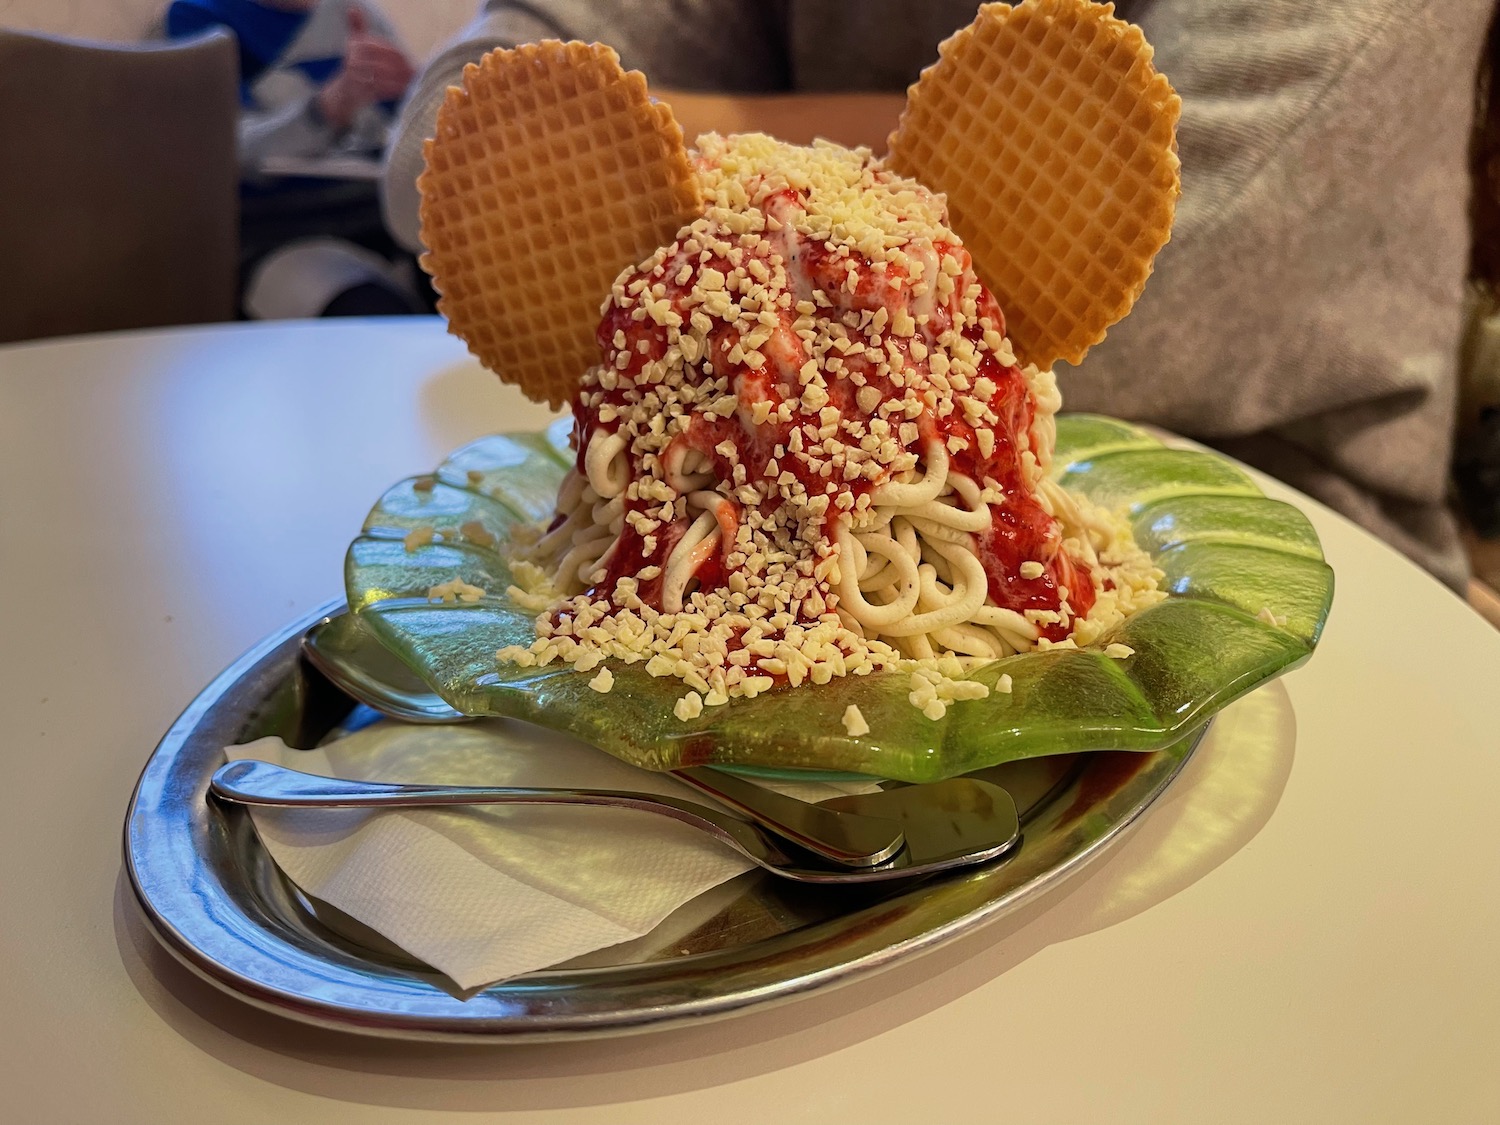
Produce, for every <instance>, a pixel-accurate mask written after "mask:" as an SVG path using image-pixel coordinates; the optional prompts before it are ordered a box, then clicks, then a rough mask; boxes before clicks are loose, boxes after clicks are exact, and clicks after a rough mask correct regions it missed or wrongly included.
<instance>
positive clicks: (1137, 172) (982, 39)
mask: <svg viewBox="0 0 1500 1125" xmlns="http://www.w3.org/2000/svg"><path fill="white" fill-rule="evenodd" d="M1113 13H1114V6H1113V5H1112V4H1095V3H1089V2H1084V0H1026V2H1025V3H1022V4H1020V5H1018V6H1017V7H1014V8H1012V7H1011V6H1010V5H1008V4H986V5H984V6H983V7H982V8H981V9H980V11H979V15H978V16H977V17H976V19H975V21H974V22H973V23H972V24H971V25H969V26H968V27H967V28H965V29H963V30H962V31H960V32H958V33H957V34H956V35H954V36H952V37H951V38H949V39H948V40H947V41H945V42H944V43H943V45H942V46H941V48H940V49H939V58H938V61H937V62H936V63H934V64H933V65H932V66H930V67H928V68H927V69H926V70H925V71H923V72H922V75H921V77H920V78H919V79H918V81H917V82H916V84H915V85H913V86H912V87H911V89H910V90H909V91H908V94H907V106H906V110H905V112H904V113H903V114H902V117H901V121H900V123H899V124H898V126H897V128H896V131H895V132H894V133H893V134H892V135H891V140H890V152H891V156H890V158H889V163H890V164H891V166H892V167H894V168H895V169H896V170H897V171H898V172H900V173H902V174H903V175H909V176H912V177H914V178H915V179H917V180H920V181H921V182H922V183H924V184H926V185H927V186H928V187H930V188H932V189H933V190H936V191H941V192H944V193H945V194H946V195H947V197H948V206H949V212H950V218H951V221H952V225H953V229H954V230H955V231H956V232H957V233H958V235H959V236H960V237H961V238H962V239H963V240H964V245H965V246H966V247H967V248H968V250H969V252H970V253H971V254H972V255H973V258H974V263H975V268H976V270H977V271H978V273H979V275H980V277H981V278H982V279H983V280H984V282H985V284H987V285H988V286H989V287H990V288H991V290H992V291H993V292H994V293H995V296H996V298H997V299H998V300H999V301H1000V305H1001V308H1002V309H1004V311H1005V315H1006V321H1007V326H1006V327H1007V334H1008V335H1009V336H1010V339H1011V342H1012V344H1013V346H1014V347H1015V349H1016V353H1017V355H1018V356H1019V357H1020V358H1021V359H1022V360H1023V361H1026V362H1031V363H1035V364H1036V365H1037V366H1038V367H1042V368H1048V367H1051V366H1052V364H1053V363H1054V362H1055V361H1056V360H1058V359H1064V360H1067V361H1068V362H1070V363H1075V364H1076V363H1077V362H1078V361H1079V360H1081V359H1082V358H1083V356H1084V353H1086V352H1087V351H1088V349H1089V348H1090V347H1091V346H1092V345H1094V344H1097V343H1098V342H1099V341H1100V340H1102V339H1103V338H1104V333H1105V331H1106V330H1107V329H1108V328H1109V326H1110V325H1112V324H1114V323H1116V322H1117V321H1119V320H1120V319H1121V318H1122V317H1124V316H1125V314H1126V313H1128V312H1129V311H1130V308H1131V306H1132V305H1133V304H1134V303H1135V300H1136V298H1137V297H1138V296H1139V295H1140V292H1141V290H1142V288H1143V287H1144V286H1145V284H1146V279H1147V277H1148V276H1150V273H1151V263H1152V260H1153V258H1154V257H1155V256H1156V253H1157V251H1158V250H1160V249H1161V247H1162V246H1163V245H1165V244H1166V242H1167V239H1168V238H1169V237H1170V234H1171V227H1172V215H1173V211H1174V209H1175V206H1176V201H1177V196H1178V194H1179V179H1178V170H1179V165H1178V160H1177V152H1176V141H1175V134H1176V126H1177V119H1178V116H1179V114H1180V110H1181V102H1180V100H1179V99H1178V97H1177V95H1176V93H1174V92H1173V90H1172V88H1171V86H1170V84H1169V83H1168V82H1167V80H1166V78H1165V77H1163V76H1162V75H1161V74H1158V73H1157V72H1156V70H1155V68H1154V67H1153V66H1152V64H1151V56H1152V51H1151V47H1150V45H1149V44H1147V43H1146V41H1145V38H1144V37H1143V36H1142V34H1141V32H1140V29H1139V28H1137V27H1134V26H1132V25H1130V24H1127V23H1124V22H1123V21H1121V20H1118V19H1116V18H1114V14H1113Z"/></svg>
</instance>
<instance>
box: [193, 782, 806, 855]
mask: <svg viewBox="0 0 1500 1125" xmlns="http://www.w3.org/2000/svg"><path fill="white" fill-rule="evenodd" d="M209 790H210V792H212V793H213V794H214V795H215V796H217V797H219V798H220V799H222V800H225V801H231V802H233V803H235V804H240V805H262V806H271V807H275V808H324V809H328V808H344V809H349V808H433V807H436V806H443V805H600V806H605V807H609V808H621V809H634V810H636V811H637V812H649V813H657V814H658V815H661V816H666V817H670V818H671V819H672V820H676V821H679V822H680V823H683V824H688V825H691V826H692V827H694V828H697V829H700V830H702V831H704V832H707V833H708V834H709V835H711V836H714V837H715V838H717V839H719V840H721V841H723V842H724V843H726V844H728V845H730V846H731V847H732V848H734V849H735V850H736V851H738V852H740V853H741V854H742V855H744V856H745V857H746V858H747V859H750V860H752V861H753V862H755V863H757V864H759V865H760V866H762V867H765V868H768V869H771V870H776V869H778V867H779V866H781V865H784V864H785V863H786V861H787V860H786V856H784V855H782V854H781V853H780V852H779V851H778V850H777V849H776V848H774V847H773V846H771V844H770V842H769V841H768V840H767V839H766V837H765V836H764V835H762V834H761V831H760V830H759V829H758V828H756V826H755V825H753V824H749V823H747V822H746V821H743V820H740V819H739V818H738V817H734V816H730V815H729V814H728V813H723V812H720V811H718V810H717V809H710V808H708V807H706V806H704V805H699V804H695V803H694V802H692V801H680V800H678V799H677V798H675V797H659V796H656V795H655V794H647V793H632V792H629V791H625V790H615V789H526V788H520V787H515V786H477V785H400V784H396V783H393V782H384V781H350V780H347V779H344V778H336V777H321V776H319V775H317V774H310V773H303V772H301V771H300V770H293V769H287V768H286V767H285V766H278V765H273V764H272V763H270V762H260V761H256V760H254V759H248V758H247V759H243V760H241V761H238V762H230V763H229V764H228V765H226V766H221V767H220V768H219V769H218V770H217V771H215V773H214V775H213V778H212V780H211V781H210V782H209Z"/></svg>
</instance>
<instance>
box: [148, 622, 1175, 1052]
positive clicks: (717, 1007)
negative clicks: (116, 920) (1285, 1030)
mask: <svg viewBox="0 0 1500 1125" xmlns="http://www.w3.org/2000/svg"><path fill="white" fill-rule="evenodd" d="M340 608H341V605H340V603H333V604H332V605H330V606H326V607H324V608H323V609H321V610H319V611H318V612H317V613H315V614H313V615H311V616H309V617H307V618H306V619H304V620H302V621H298V622H296V623H294V624H292V625H290V626H288V627H287V628H286V629H284V630H283V631H281V632H279V633H277V634H276V635H274V636H272V637H269V638H267V639H266V640H265V641H264V642H262V643H261V644H260V645H258V646H256V647H255V648H254V649H252V650H251V651H250V652H248V653H246V654H245V655H244V656H243V657H241V658H240V659H239V660H238V661H236V662H235V663H234V664H233V665H232V666H231V667H229V668H228V669H227V670H225V671H224V672H223V673H222V674H221V675H220V676H219V677H218V678H217V679H215V680H214V681H213V683H211V684H210V685H209V686H208V687H207V688H205V689H204V691H203V692H202V693H201V694H200V695H199V696H198V698H197V699H195V700H194V701H193V702H192V704H191V705H190V706H189V707H188V708H187V710H186V711H184V712H183V714H182V716H181V717H180V718H179V719H178V720H177V722H176V723H174V724H173V726H172V728H171V729H170V730H169V731H168V732H167V734H166V736H165V737H164V738H163V739H162V741H161V743H160V745H159V746H158V747H157V748H156V752H155V753H154V754H153V755H152V756H151V759H150V761H149V762H147V764H146V768H145V771H144V772H143V773H142V775H141V779H140V781H139V783H138V784H137V786H136V790H135V793H134V794H133V796H132V798H131V802H130V808H129V812H128V813H127V816H126V820H125V864H126V869H127V872H128V875H129V878H130V883H131V886H132V888H133V889H134V891H135V894H136V897H137V899H138V900H139V902H140V905H141V907H142V909H143V911H144V913H145V916H146V919H147V920H148V922H149V923H150V926H151V929H152V930H153V932H154V933H155V934H156V936H157V937H158V939H159V940H160V941H161V942H162V943H163V945H165V946H166V948H167V949H168V950H169V951H170V952H171V953H172V954H173V955H175V956H176V957H177V958H178V959H179V960H181V961H182V962H183V963H184V964H186V965H187V966H188V967H189V968H190V969H192V970H194V971H195V972H197V973H198V974H199V975H201V976H202V977H204V978H205V979H207V980H208V981H210V982H211V983H213V984H214V985H216V986H218V987H220V988H222V989H224V990H226V991H228V992H230V993H232V994H234V995H236V996H239V997H240V998H242V999H243V1000H246V1001H248V1002H249V1003H251V1004H254V1005H257V1006H259V1007H261V1008H265V1009H267V1010H270V1011H273V1012H278V1013H280V1014H282V1015H284V1016H289V1017H291V1018H294V1019H298V1020H303V1021H306V1022H308V1023H313V1024H318V1025H321V1026H325V1027H332V1028H337V1029H339V1030H343V1031H348V1032H356V1033H360V1034H369V1035H381V1036H388V1037H394V1038H409V1039H435V1040H459V1041H468V1042H473V1041H486V1040H488V1041H495V1042H504V1041H514V1040H520V1039H525V1040H542V1039H569V1038H574V1037H578V1036H582V1035H609V1034H615V1035H618V1034H627V1033H631V1032H636V1031H643V1030H648V1029H653V1028H658V1027H664V1026H668V1025H671V1024H674V1023H678V1022H680V1021H684V1020H689V1019H701V1018H705V1017H714V1016H725V1015H729V1014H732V1013H735V1012H740V1011H744V1010H746V1009H748V1008H750V1007H753V1006H757V1005H761V1004H766V1003H769V1002H772V1001H776V1000H781V999H785V998H788V997H791V996H793V995H796V994H798V993H803V992H807V991H809V990H812V989H816V988H822V987H826V986H828V985H832V984H834V983H836V982H842V981H846V980H848V979H850V978H852V977H854V976H856V975H859V974H864V973H868V972H872V971H874V970H877V969H880V968H882V967H885V966H888V965H891V964H894V963H895V962H896V961H898V960H902V959H905V958H908V957H911V956H913V955H915V954H918V953H920V952H922V951H925V950H928V949H932V948H934V947H936V946H937V945H939V944H941V943H943V942H945V941H948V940H950V939H952V938H955V937H957V936H959V935H960V934H963V933H966V932H968V931H970V930H973V929H974V928H975V927H977V926H980V925H983V924H984V923H986V922H988V921H991V920H993V919H995V918H997V917H999V916H1000V915H1002V914H1004V913H1005V912H1007V911H1009V910H1011V909H1013V908H1015V907H1017V906H1019V905H1020V904H1021V903H1023V902H1025V901H1027V900H1029V899H1031V898H1033V897H1035V896H1036V895H1039V894H1041V893H1042V892H1044V891H1045V890H1048V889H1050V888H1051V887H1053V886H1055V885H1056V884H1057V883H1058V882H1060V881H1061V880H1063V879H1065V878H1067V877H1068V876H1069V875H1071V874H1073V873H1075V872H1077V871H1078V870H1080V869H1081V868H1082V867H1083V866H1084V865H1085V864H1086V863H1088V862H1089V861H1090V860H1091V859H1093V858H1095V857H1097V856H1098V855H1099V854H1101V853H1102V852H1103V851H1104V850H1105V849H1106V848H1107V847H1108V846H1109V845H1110V844H1111V843H1112V842H1114V841H1115V840H1117V839H1118V838H1119V837H1120V836H1121V834H1122V833H1123V832H1124V830H1125V829H1126V827H1127V826H1128V825H1129V824H1130V823H1131V822H1132V821H1133V820H1134V819H1135V818H1136V817H1137V816H1139V815H1140V814H1141V813H1142V812H1143V811H1145V809H1146V808H1148V807H1149V806H1150V805H1151V803H1152V802H1153V801H1154V800H1156V798H1157V797H1158V796H1160V795H1161V793H1162V792H1163V791H1164V790H1165V789H1166V787H1167V786H1168V785H1169V784H1170V783H1171V781H1172V779H1173V778H1174V777H1176V776H1177V774H1178V772H1179V771H1180V770H1181V768H1182V766H1183V765H1184V763H1185V762H1186V761H1187V759H1188V757H1189V756H1190V755H1191V754H1192V752H1193V749H1194V748H1195V747H1196V746H1197V743H1198V741H1199V739H1201V737H1202V734H1203V730H1202V729H1201V728H1200V729H1199V730H1198V731H1195V732H1194V733H1192V734H1190V735H1188V736H1187V737H1185V738H1184V739H1182V740H1181V741H1179V742H1177V743H1175V744H1174V745H1172V746H1171V747H1169V748H1168V749H1166V750H1162V751H1158V752H1156V753H1139V752H1112V753H1095V754H1081V755H1070V756H1066V757H1055V758H1041V759H1033V760H1031V761H1027V762H1017V763H1011V764H1008V765H1004V766H997V767H994V768H993V769H992V770H988V771H983V772H982V776H984V777H986V778H987V779H988V780H993V781H995V782H997V783H998V784H1001V785H1004V786H1005V787H1006V788H1008V789H1010V791H1011V793H1012V795H1013V796H1014V797H1015V798H1016V804H1017V806H1018V808H1019V809H1020V810H1021V811H1022V829H1023V832H1024V839H1023V843H1022V845H1021V846H1020V847H1019V848H1018V849H1017V850H1016V851H1015V852H1014V853H1012V855H1011V856H1010V857H1009V858H1008V859H1006V860H1004V861H999V862H997V863H996V864H991V865H987V866H983V867H978V868H972V869H968V870H966V871H964V872H961V873H958V874H954V875H948V876H943V877H934V878H930V879H927V880H923V881H921V882H918V883H895V884H875V885H873V886H868V887H848V888H828V887H812V886H800V885H797V884H790V883H787V882H785V881H783V880H779V879H775V878H773V877H771V876H767V875H764V874H762V873H759V872H751V873H748V874H746V875H744V876H741V877H740V878H737V879H735V880H733V881H732V882H730V883H727V884H725V885H724V886H722V887H720V888H717V889H715V890H714V891H711V892H709V893H708V894H706V895H703V896H700V898H698V899H695V900H694V901H693V902H690V903H688V904H687V905H685V906H683V907H682V908H681V909H679V910H678V911H677V912H676V913H674V914H673V915H672V916H670V917H669V918H667V919H666V920H665V921H664V922H662V924H661V925H660V926H658V927H657V928H656V930H654V931H653V932H652V933H650V934H648V935H646V936H645V937H643V938H640V939H637V940H636V941H633V942H629V943H626V944H624V945H619V946H615V947H613V948H611V949H607V950H603V951H601V952H599V953H595V954H592V955H590V956H589V957H588V958H584V959H580V960H579V961H576V962H573V963H570V964H569V965H567V966H563V967H560V968H556V969H549V970H545V971H543V972H538V973H533V974H529V975H527V976H525V977H522V978H519V979H517V980H513V981H509V982H507V983H504V984H499V985H494V986H492V987H489V988H486V989H483V990H480V991H479V992H477V993H475V994H472V995H467V996H465V995H463V994H460V993H457V992H455V991H454V988H453V985H452V984H451V983H449V982H447V981H446V978H444V977H442V976H440V975H439V974H437V973H435V972H433V971H432V970H430V969H428V968H427V967H425V966H423V965H421V964H418V963H415V962H414V961H412V960H411V958H409V957H407V956H406V955H404V954H403V953H401V951H399V950H397V949H395V948H393V947H391V946H390V945H389V944H388V943H386V942H384V941H383V940H382V939H381V938H380V937H379V936H378V935H376V934H373V933H371V932H370V931H368V930H365V929H363V928H362V927H361V926H359V924H358V923H356V922H354V921H353V920H352V919H349V918H347V917H345V916H343V915H341V914H339V912H337V911H334V910H332V909H331V908H329V907H327V906H326V905H323V904H320V903H317V902H313V901H310V900H308V899H307V898H306V897H304V896H303V895H301V893H300V892H298V891H297V890H296V888H294V887H292V886H291V885H290V884H289V883H288V882H287V881H286V880H285V879H284V878H283V877H282V876H281V875H280V873H279V872H278V870H277V869H276V867H275V865H274V864H273V863H272V862H271V860H270V858H269V857H268V856H267V854H266V852H265V851H264V849H262V848H261V846H260V844H259V842H258V840H257V839H256V836H255V832H254V829H253V828H252V826H251V823H250V820H249V817H248V816H246V815H244V813H243V810H239V809H233V808H229V807H225V806H220V805H218V804H216V803H215V804H210V803H209V802H208V800H207V799H206V793H207V788H208V780H209V777H210V775H211V774H212V773H213V771H214V770H215V769H216V768H217V767H218V766H220V765H222V764H223V761H224V756H223V747H225V746H227V745H231V744H234V743H239V742H246V741H249V740H251V739H255V738H260V737H263V736H266V735H277V736H279V737H281V738H282V739H283V740H284V741H285V742H286V743H287V744H288V745H290V746H294V747H304V748H305V747H311V746H314V745H316V744H317V743H318V742H320V741H321V740H322V739H323V738H324V737H325V736H326V735H327V734H329V733H330V732H331V731H333V730H335V729H336V728H338V727H340V726H345V727H348V726H354V725H359V724H361V723H362V722H365V721H368V720H369V719H370V718H372V717H373V713H372V712H369V713H366V712H365V711H364V709H363V708H361V707H358V706H356V705H355V704H354V703H353V702H352V701H351V700H350V699H349V698H348V697H346V696H344V695H343V694H342V693H340V692H339V691H338V690H337V689H336V688H334V687H333V686H332V685H331V684H330V683H329V682H328V681H327V680H325V679H324V678H323V677H322V675H321V674H320V673H318V672H317V671H316V670H315V669H313V668H312V667H311V666H310V665H309V664H307V663H306V661H305V660H304V659H303V658H302V656H301V649H300V645H299V640H300V638H301V635H302V633H303V632H304V630H305V629H307V627H309V626H310V625H311V624H312V623H313V622H314V621H316V620H318V618H319V617H321V616H323V615H325V614H326V613H329V612H334V611H337V610H338V609H340Z"/></svg>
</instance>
